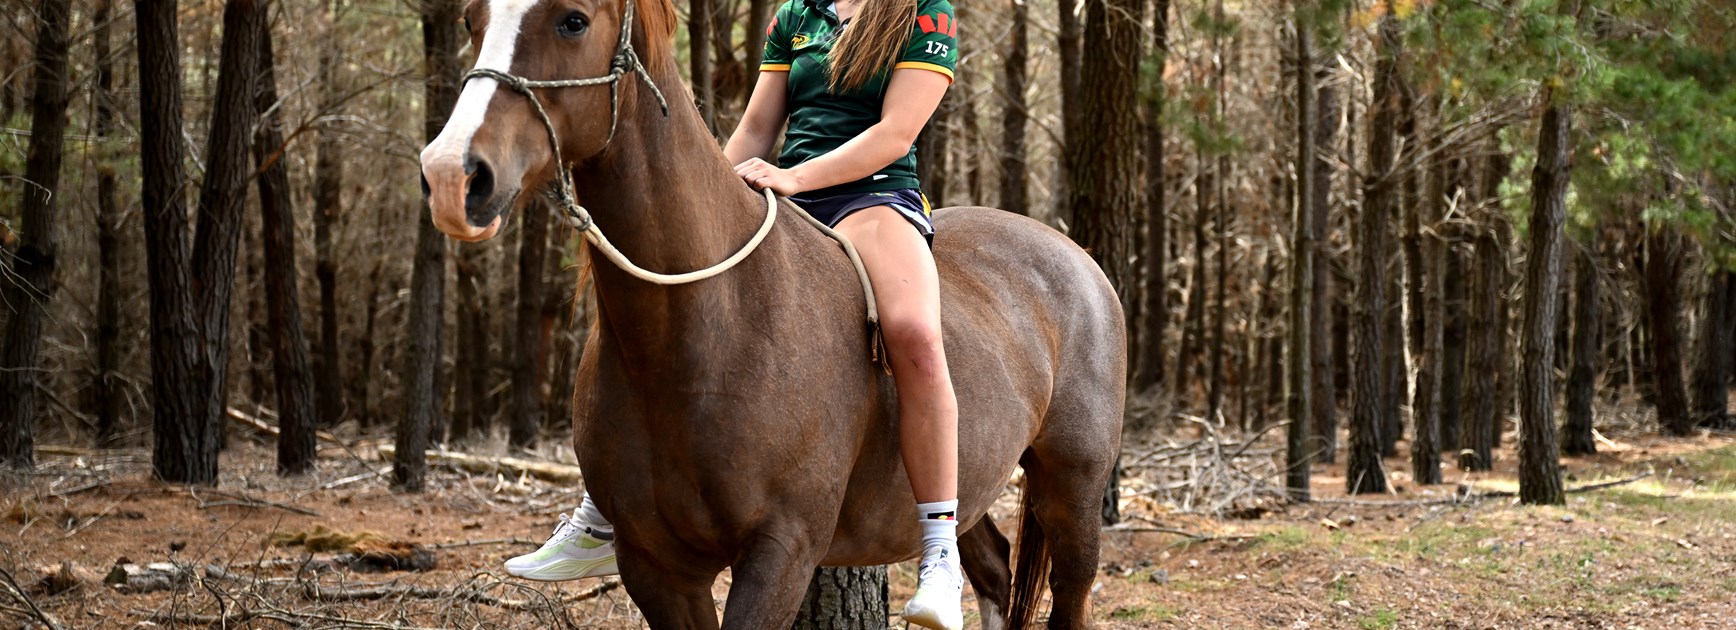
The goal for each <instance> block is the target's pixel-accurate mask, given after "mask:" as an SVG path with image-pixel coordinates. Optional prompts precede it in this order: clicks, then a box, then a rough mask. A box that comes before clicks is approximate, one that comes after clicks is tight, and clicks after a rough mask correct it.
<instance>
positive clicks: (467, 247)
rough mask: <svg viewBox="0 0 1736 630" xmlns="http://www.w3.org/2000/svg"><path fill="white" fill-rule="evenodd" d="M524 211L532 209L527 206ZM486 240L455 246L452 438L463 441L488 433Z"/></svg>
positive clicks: (488, 365)
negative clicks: (454, 355) (456, 314)
mask: <svg viewBox="0 0 1736 630" xmlns="http://www.w3.org/2000/svg"><path fill="white" fill-rule="evenodd" d="M525 211H527V212H531V211H535V210H530V209H527V210H525ZM487 248H488V243H464V244H461V245H458V246H457V250H458V252H457V253H458V255H457V265H456V266H457V267H458V287H457V292H456V293H457V295H456V298H455V300H456V302H457V304H455V306H456V308H457V310H458V331H457V333H458V334H456V335H454V339H455V340H456V343H457V344H458V347H457V348H456V349H455V351H456V352H457V354H458V356H457V363H456V365H458V366H460V369H457V370H455V371H456V372H457V373H456V374H453V375H452V376H453V379H452V380H453V381H454V382H453V394H452V395H453V398H452V430H451V432H450V433H451V438H452V440H454V441H465V440H469V439H471V438H473V437H477V436H482V435H486V434H487V432H488V420H487V418H488V415H489V413H488V380H489V378H488V374H489V369H490V366H491V364H490V362H489V349H488V338H489V337H488V332H489V331H488V322H487V318H486V317H485V313H486V310H487V309H485V308H484V307H483V303H482V302H483V293H484V292H485V291H487V287H486V285H485V284H484V283H486V282H487V281H488V274H485V273H483V272H482V271H483V270H484V269H487V268H488V261H487V258H486V256H487V252H488V249H487Z"/></svg>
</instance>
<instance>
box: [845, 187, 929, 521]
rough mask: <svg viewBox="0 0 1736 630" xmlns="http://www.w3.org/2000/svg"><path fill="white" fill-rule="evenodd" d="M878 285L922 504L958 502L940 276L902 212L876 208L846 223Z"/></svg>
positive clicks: (902, 429)
mask: <svg viewBox="0 0 1736 630" xmlns="http://www.w3.org/2000/svg"><path fill="white" fill-rule="evenodd" d="M838 231H839V232H841V233H843V234H844V236H845V237H848V238H849V239H850V242H851V243H853V244H854V245H855V246H856V251H857V253H859V254H861V256H862V264H863V266H865V267H867V268H868V279H869V281H870V282H872V283H873V284H874V302H875V305H876V306H878V307H879V309H880V329H881V334H882V335H884V336H885V338H886V350H887V354H888V355H890V356H889V357H888V358H889V359H890V360H891V361H892V379H893V381H895V382H896V383H897V384H898V418H899V423H898V443H899V446H900V447H901V448H902V449H903V451H904V469H905V470H906V471H907V472H908V473H909V474H910V488H911V490H913V491H915V493H916V501H917V502H918V503H932V502H938V501H951V500H953V499H956V498H958V400H957V399H956V398H954V396H953V391H952V377H951V375H950V374H949V373H948V372H947V367H946V353H945V351H944V350H943V349H942V345H941V338H940V335H941V330H940V276H939V274H938V272H936V270H935V267H934V255H933V254H931V253H930V252H929V249H928V242H927V240H926V239H924V238H923V236H922V234H921V233H919V232H917V231H916V228H915V227H914V226H912V225H911V224H910V222H909V221H908V220H906V219H905V218H904V217H903V216H901V215H899V214H898V212H897V211H896V210H893V209H892V208H890V207H887V206H875V207H872V208H868V209H866V210H861V211H858V212H856V213H854V214H851V215H850V216H848V217H845V219H844V220H843V221H842V222H840V223H839V224H838Z"/></svg>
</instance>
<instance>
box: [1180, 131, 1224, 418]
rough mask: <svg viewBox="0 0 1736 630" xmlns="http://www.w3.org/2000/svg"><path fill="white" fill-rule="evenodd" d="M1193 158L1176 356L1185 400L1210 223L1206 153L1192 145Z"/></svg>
mask: <svg viewBox="0 0 1736 630" xmlns="http://www.w3.org/2000/svg"><path fill="white" fill-rule="evenodd" d="M1194 161H1195V164H1196V165H1197V168H1198V172H1199V175H1198V177H1195V178H1194V220H1193V226H1192V227H1193V274H1192V276H1193V278H1192V280H1191V281H1190V282H1189V283H1188V291H1187V308H1186V310H1184V311H1183V312H1182V321H1181V329H1182V333H1181V351H1180V352H1177V353H1176V357H1175V383H1174V384H1175V400H1176V402H1177V404H1181V403H1183V402H1185V401H1186V400H1188V395H1189V394H1190V393H1191V392H1190V391H1189V389H1190V387H1191V386H1192V383H1190V382H1189V380H1190V376H1191V372H1192V370H1193V366H1194V364H1195V363H1198V360H1197V359H1198V357H1197V356H1195V355H1197V354H1198V350H1199V348H1200V346H1201V344H1203V343H1204V341H1205V340H1204V337H1205V315H1206V226H1207V225H1210V223H1211V214H1210V210H1211V191H1212V190H1213V188H1214V187H1213V185H1212V172H1211V170H1210V169H1208V168H1207V167H1206V159H1205V153H1204V151H1203V150H1201V149H1200V148H1199V147H1197V146H1196V147H1194Z"/></svg>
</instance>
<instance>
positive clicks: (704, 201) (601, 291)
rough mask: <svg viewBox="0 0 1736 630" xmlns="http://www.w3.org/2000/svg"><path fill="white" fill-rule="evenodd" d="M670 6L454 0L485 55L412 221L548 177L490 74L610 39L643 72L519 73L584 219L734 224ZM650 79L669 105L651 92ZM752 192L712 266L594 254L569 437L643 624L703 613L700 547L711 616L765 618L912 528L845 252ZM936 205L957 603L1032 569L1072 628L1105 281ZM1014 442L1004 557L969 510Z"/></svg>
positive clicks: (1009, 594)
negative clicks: (965, 586)
mask: <svg viewBox="0 0 1736 630" xmlns="http://www.w3.org/2000/svg"><path fill="white" fill-rule="evenodd" d="M635 1H636V2H637V3H638V7H637V9H636V11H637V16H636V17H633V18H632V19H627V20H624V19H623V18H624V16H628V15H632V11H633V10H634V9H632V8H631V7H632V3H633V2H635ZM675 19H676V17H675V12H674V8H673V7H672V6H671V4H670V2H669V0H475V1H473V2H472V4H471V6H470V7H469V8H468V10H467V13H466V22H467V24H468V25H469V28H470V29H471V37H472V40H473V42H474V44H475V47H476V50H477V51H478V55H477V67H478V68H479V69H492V70H494V71H497V74H495V75H487V76H484V77H481V78H476V77H474V76H473V80H471V81H469V82H468V83H467V85H466V86H465V88H464V92H463V94H462V96H461V98H460V99H459V101H458V105H457V107H456V109H455V110H454V113H453V115H452V118H451V119H450V121H449V122H448V125H447V127H446V129H445V130H444V131H443V132H442V133H441V135H440V137H439V138H437V139H435V141H434V142H432V143H431V144H429V146H428V148H427V149H425V150H424V152H423V154H422V164H423V173H424V177H425V178H426V180H427V182H428V184H429V204H430V206H431V208H432V212H433V220H434V223H435V224H436V225H438V226H440V229H442V230H443V231H445V232H446V233H447V234H449V235H451V236H452V237H454V238H458V239H461V240H480V239H485V238H489V237H492V236H493V235H494V234H495V233H497V232H498V231H499V229H500V226H501V225H502V224H503V223H504V216H505V213H506V211H507V210H509V209H511V208H515V207H523V206H525V205H526V204H527V202H526V199H527V198H528V197H531V196H533V195H529V194H524V193H527V192H529V193H540V192H542V191H543V190H545V189H546V188H547V187H548V186H549V184H550V182H551V181H558V180H556V174H557V171H556V169H557V168H561V167H562V166H559V165H557V164H556V163H555V162H556V158H555V152H554V151H553V150H551V147H550V138H549V136H550V135H551V134H550V133H549V132H545V130H544V127H543V122H542V120H541V118H540V117H539V115H538V108H539V106H538V105H536V104H534V103H533V101H532V99H529V98H526V97H525V96H523V95H521V94H518V93H515V92H514V91H512V90H510V89H502V88H503V87H505V86H503V85H502V84H501V83H500V82H499V81H497V80H496V79H495V78H488V77H489V76H498V77H501V78H502V80H505V77H507V76H509V75H510V76H515V77H525V78H528V79H535V80H558V79H575V78H582V77H598V76H602V75H606V74H610V68H611V64H612V62H613V63H614V64H615V65H616V66H626V68H627V69H628V70H635V69H637V70H639V71H640V73H641V74H644V75H645V76H644V77H639V76H634V75H632V74H628V75H626V76H625V77H624V78H622V77H621V75H620V74H615V75H614V76H616V77H617V78H618V79H619V80H618V81H617V82H615V83H613V84H610V85H596V86H594V87H565V88H559V89H537V90H534V91H535V92H536V94H537V96H538V99H537V102H540V103H541V106H543V107H546V111H547V115H548V118H549V123H548V124H549V127H550V128H551V129H552V131H553V132H554V133H553V135H555V136H558V140H557V142H558V150H559V152H560V155H562V156H564V159H565V160H566V162H567V164H566V166H567V167H568V168H570V173H571V175H572V178H573V184H574V185H573V189H574V190H576V191H577V193H578V195H579V197H580V199H581V200H582V201H583V202H584V204H585V207H586V208H588V209H589V210H590V212H591V214H592V215H594V217H595V221H596V224H597V226H598V227H599V228H601V229H602V230H604V231H606V232H607V233H608V234H609V237H610V240H612V241H613V242H614V244H615V246H616V247H618V248H619V250H620V251H621V252H622V253H624V254H626V255H627V256H628V257H629V258H631V259H632V260H633V261H635V262H637V263H638V264H639V265H642V266H644V267H646V268H648V269H653V270H657V271H664V272H679V271H688V270H692V269H697V268H701V267H705V266H707V265H711V264H713V263H715V262H717V261H719V260H722V259H724V258H726V257H728V256H730V255H731V254H732V253H734V252H735V251H737V250H738V249H740V248H741V247H742V244H743V243H745V242H747V241H748V239H749V237H750V235H752V234H753V233H754V232H755V231H756V229H757V228H758V227H759V226H760V224H761V223H762V220H763V218H764V216H765V215H764V213H765V212H766V203H765V201H764V199H763V198H762V197H761V196H760V195H759V194H757V193H755V192H753V191H751V190H749V189H748V188H747V187H746V186H744V185H743V183H742V181H741V180H740V179H739V178H738V177H736V175H735V174H734V172H733V171H732V170H731V168H730V165H729V164H728V163H726V161H725V160H724V157H723V153H722V151H721V150H720V149H719V148H718V146H717V143H716V141H715V140H714V139H713V138H712V136H711V135H710V133H708V132H707V130H706V128H705V126H704V125H703V123H702V122H701V120H700V117H699V115H698V112H696V111H694V109H693V108H691V107H687V106H683V105H684V104H686V103H691V102H692V100H691V99H692V97H691V95H690V93H689V92H688V90H687V88H686V87H685V86H684V85H683V84H682V83H681V80H680V78H679V76H678V73H677V70H676V64H675V61H674V59H673V56H672V54H671V52H670V48H671V46H672V41H673V33H674V23H675ZM624 30H626V31H630V32H631V37H630V38H625V39H624V38H623V31H624ZM620 41H629V42H630V43H631V51H636V54H627V52H628V50H627V48H626V47H623V46H621V45H620V44H619V42H620ZM635 60H643V64H644V65H643V67H642V68H641V67H640V66H639V65H638V63H637V61H635ZM642 78H643V79H648V81H647V80H642ZM653 83H654V84H655V85H657V86H662V88H663V89H664V90H666V91H667V92H668V102H669V103H674V104H676V106H675V107H672V108H670V109H669V111H668V112H667V113H666V114H665V113H664V112H663V110H662V108H660V107H659V100H658V98H657V97H656V95H655V94H654V89H653V88H652V84H653ZM617 91H618V94H617ZM529 205H530V206H531V208H530V209H529V210H524V211H540V209H538V208H536V207H535V204H529ZM776 212H778V213H780V215H779V219H778V221H777V223H776V224H775V226H774V227H773V229H772V230H771V232H770V234H769V235H768V236H766V238H765V240H764V241H763V243H761V244H760V245H759V248H758V249H757V250H756V251H754V252H753V253H752V254H751V255H749V256H748V257H747V258H746V259H744V260H743V261H742V262H741V263H740V264H739V265H738V266H736V267H735V268H733V269H730V270H729V271H727V272H725V273H722V274H721V275H718V276H716V277H714V278H710V279H707V280H702V281H699V282H694V283H690V284H683V285H677V286H661V285H657V284H651V283H648V282H645V281H642V280H640V279H638V278H635V277H632V276H630V275H628V274H627V273H625V272H623V271H622V270H621V269H620V268H619V267H617V266H615V265H612V264H609V263H607V262H604V261H598V262H597V264H596V265H595V271H594V273H595V287H596V291H597V300H598V304H599V315H598V324H597V329H596V330H595V331H594V332H593V337H592V342H591V344H590V345H589V346H588V351H587V352H586V353H585V356H584V359H583V361H582V364H581V366H580V369H579V382H578V389H577V391H578V400H577V404H576V405H575V409H576V414H575V415H576V417H575V418H574V436H575V438H574V439H575V441H576V447H577V451H578V457H579V462H580V464H581V465H583V467H584V470H585V473H586V480H585V483H586V485H587V486H588V487H589V489H590V490H591V493H592V495H593V496H594V497H595V499H596V502H597V504H598V506H599V508H600V509H601V510H602V512H603V514H604V516H606V517H608V518H609V520H610V521H612V522H613V523H614V524H615V527H616V532H617V539H616V540H617V546H618V553H619V561H620V567H621V578H622V580H623V581H624V583H625V585H626V587H627V592H628V593H629V594H630V595H631V596H632V598H633V600H634V602H635V603H637V604H638V605H639V608H640V610H641V611H642V612H643V613H644V615H645V617H646V619H647V620H648V621H649V622H650V625H651V627H653V628H715V627H717V624H718V619H717V613H716V609H715V607H714V604H713V601H712V597H711V585H712V583H713V581H714V580H715V578H716V577H717V575H718V573H719V572H721V571H722V570H723V569H724V568H730V569H732V570H733V576H734V582H733V585H732V586H731V588H730V593H729V601H728V606H727V608H726V610H725V612H724V615H723V627H725V628H732V629H750V628H751V629H754V630H759V629H763V628H787V627H789V626H790V624H791V622H792V620H793V618H794V616H795V614H796V612H797V608H798V607H799V604H800V602H801V600H802V595H803V592H804V590H805V588H806V586H807V584H808V581H809V579H810V577H811V576H812V574H813V570H814V568H815V567H816V566H820V565H828V566H840V565H875V564H887V563H892V562H898V561H901V560H906V559H909V558H912V557H915V556H916V555H917V554H918V553H919V552H920V550H921V545H920V540H919V533H918V528H917V523H916V519H915V518H913V512H912V509H911V508H912V506H913V505H914V504H915V500H914V499H913V498H912V496H911V491H910V484H909V483H908V481H907V480H906V479H905V474H904V470H903V466H902V464H901V463H900V459H899V452H898V430H897V421H898V419H897V417H896V413H895V410H896V409H897V406H896V404H895V396H896V392H895V390H894V388H893V384H892V379H891V378H890V377H889V376H887V375H886V374H884V373H883V371H882V370H881V369H880V368H879V367H878V366H876V365H873V364H871V363H870V361H869V358H868V348H869V334H868V332H867V331H866V330H865V327H864V326H863V312H864V309H865V307H866V304H865V301H864V297H863V292H862V289H861V287H860V286H859V285H858V283H857V277H856V275H855V273H854V271H853V270H852V269H851V267H850V263H849V262H848V261H847V260H846V257H845V255H844V254H843V253H842V252H841V251H840V249H839V247H838V244H837V243H835V242H833V241H832V240H830V239H828V238H827V237H825V236H822V235H821V234H820V233H819V232H818V231H816V230H815V229H814V228H812V227H810V226H809V225H807V224H805V223H804V222H803V221H802V220H800V219H799V218H798V217H797V215H795V213H797V212H801V210H799V209H797V208H795V207H793V206H790V205H788V204H780V205H779V206H778V207H777V208H776ZM935 225H936V227H937V233H938V235H937V236H936V238H935V240H934V256H935V259H936V262H937V264H938V266H939V268H940V280H941V292H942V295H943V296H944V298H943V301H944V310H943V315H942V319H943V322H944V326H945V332H944V335H945V340H946V352H947V356H948V359H949V361H950V362H951V364H952V375H953V379H954V384H955V387H956V389H957V392H958V402H959V409H960V410H961V413H960V419H959V451H960V454H959V519H960V531H962V532H963V534H962V535H961V538H960V546H961V550H962V554H963V558H962V559H963V560H964V567H965V571H966V573H967V574H968V575H969V578H970V581H971V584H972V585H973V587H974V589H975V591H976V593H977V597H978V600H979V602H980V606H981V610H982V617H983V626H984V627H985V628H1003V627H1007V626H1008V625H1010V626H1011V627H1015V628H1018V627H1026V626H1028V625H1030V623H1031V621H1032V619H1033V617H1035V615H1036V613H1037V608H1038V605H1039V601H1040V599H1041V594H1042V588H1043V584H1044V580H1045V578H1047V581H1048V582H1049V584H1050V589H1051V592H1052V594H1053V609H1052V612H1051V618H1050V620H1049V625H1050V627H1054V628H1079V627H1087V626H1089V625H1090V611H1089V603H1088V595H1089V590H1090V588H1091V585H1092V581H1093V578H1094V576H1095V573H1096V569H1097V546H1098V535H1099V513H1100V505H1101V502H1102V500H1103V499H1102V497H1103V487H1104V484H1105V482H1106V480H1107V476H1108V474H1109V471H1110V468H1111V466H1112V464H1113V462H1114V460H1115V457H1116V454H1117V451H1118V449H1119V445H1120V434H1121V418H1122V405H1123V400H1124V395H1125V386H1124V380H1125V371H1126V353H1125V349H1124V346H1125V341H1124V332H1123V322H1122V314H1121V310H1120V305H1119V302H1118V300H1117V299H1116V296H1115V293H1114V291H1113V290H1112V289H1111V287H1110V286H1109V283H1108V281H1107V280H1106V279H1105V278H1104V276H1103V274H1102V272H1101V271H1100V270H1099V269H1098V268H1097V266H1096V265H1095V264H1093V262H1092V261H1091V259H1090V257H1088V256H1087V255H1086V254H1085V252H1084V251H1082V250H1080V249H1079V248H1078V247H1077V246H1075V245H1074V244H1073V243H1072V242H1071V241H1069V240H1068V239H1067V238H1066V237H1065V236H1063V235H1061V234H1059V233H1057V232H1055V231H1053V230H1051V229H1049V228H1047V227H1046V226H1044V225H1042V224H1040V223H1038V222H1036V221H1032V220H1030V219H1027V218H1025V217H1021V216H1017V215H1013V214H1010V213H1007V212H1002V211H998V210H992V209H987V208H949V209H944V210H941V211H939V212H937V213H936V215H935ZM882 325H883V326H898V325H900V323H899V322H895V321H887V322H882ZM1015 465H1020V466H1023V467H1024V469H1025V487H1024V496H1023V508H1022V514H1021V517H1020V521H1021V522H1020V537H1019V538H1020V544H1019V547H1020V551H1019V556H1018V565H1017V567H1016V568H1015V567H1013V566H1012V565H1011V563H1010V561H1009V554H1010V552H1011V549H1010V545H1009V544H1008V541H1007V539H1006V537H1004V536H1003V535H1002V534H1001V532H1000V530H999V529H998V528H997V527H996V525H995V523H994V522H993V521H991V520H990V518H989V517H988V515H987V511H988V509H989V507H990V505H991V504H992V503H994V501H995V499H996V498H997V497H999V496H1000V494H1001V492H1002V490H1003V489H1004V487H1005V485H1006V483H1007V480H1008V479H1009V478H1010V476H1011V474H1012V473H1013V467H1014V466H1015ZM1051 565H1052V566H1051ZM1015 574H1016V575H1015Z"/></svg>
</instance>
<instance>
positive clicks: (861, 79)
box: [828, 0, 916, 92]
mask: <svg viewBox="0 0 1736 630" xmlns="http://www.w3.org/2000/svg"><path fill="white" fill-rule="evenodd" d="M857 2H859V3H860V6H858V7H857V8H856V15H855V16H853V17H851V18H850V28H846V29H844V34H843V35H842V36H840V37H839V38H838V43H837V45H835V46H833V47H832V59H831V66H830V67H829V68H828V70H829V71H830V72H829V74H830V75H831V77H832V80H831V84H830V85H829V86H828V87H829V88H830V89H831V91H832V92H848V91H850V90H854V89H856V88H859V87H862V84H864V83H867V82H868V79H870V78H873V77H874V75H876V74H879V73H880V72H881V71H883V70H888V69H891V68H892V66H893V64H895V63H897V62H898V55H899V54H900V53H902V52H904V45H905V43H907V42H909V41H910V29H911V28H912V27H911V25H912V24H914V23H915V22H916V0H857Z"/></svg>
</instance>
